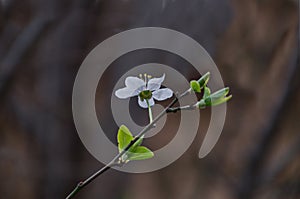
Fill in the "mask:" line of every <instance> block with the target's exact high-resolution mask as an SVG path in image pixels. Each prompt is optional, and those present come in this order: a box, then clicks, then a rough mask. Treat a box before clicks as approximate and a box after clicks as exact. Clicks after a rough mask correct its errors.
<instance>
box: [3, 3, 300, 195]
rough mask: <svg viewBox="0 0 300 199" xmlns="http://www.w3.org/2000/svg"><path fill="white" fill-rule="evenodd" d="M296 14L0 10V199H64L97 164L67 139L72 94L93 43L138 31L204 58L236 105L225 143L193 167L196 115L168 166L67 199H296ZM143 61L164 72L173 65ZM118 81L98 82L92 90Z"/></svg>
mask: <svg viewBox="0 0 300 199" xmlns="http://www.w3.org/2000/svg"><path fill="white" fill-rule="evenodd" d="M298 14H299V13H298V1H296V0H165V1H162V0H94V1H91V0H25V1H24V0H1V1H0V107H1V108H0V177H1V180H0V198H3V199H15V198H16V199H17V198H45V199H54V198H64V197H65V196H66V195H67V194H68V193H69V192H70V191H71V190H72V189H73V187H74V186H75V185H76V184H77V182H78V181H79V180H81V179H83V178H86V177H87V176H88V175H90V174H91V173H92V172H94V171H96V170H97V169H98V168H100V167H101V166H103V165H101V164H100V163H99V162H98V161H96V160H95V159H94V158H93V157H92V155H90V154H89V153H88V152H87V150H86V149H85V147H84V146H83V144H82V143H81V141H80V139H79V137H78V135H77V133H76V130H75V126H74V123H73V119H72V108H71V103H72V86H73V83H74V80H75V76H76V73H77V70H78V69H79V67H80V64H81V63H82V61H83V60H84V58H85V56H86V55H87V54H88V53H89V52H90V51H91V50H92V49H93V48H94V47H95V46H96V45H98V44H99V43H100V42H102V41H103V40H105V39H106V38H108V37H110V36H112V35H114V34H116V33H119V32H122V31H124V30H128V29H131V28H137V27H145V26H157V27H165V28H170V29H174V30H177V31H180V32H182V33H184V34H187V35H189V36H191V37H192V38H193V39H195V40H196V41H198V42H199V43H200V44H201V45H202V46H204V47H205V49H206V50H207V51H208V52H209V53H210V55H211V56H212V58H213V59H214V61H215V62H216V64H217V65H218V67H219V70H220V72H221V74H222V76H223V80H224V82H225V84H226V85H228V86H230V88H231V92H232V94H233V95H234V98H233V99H232V100H231V101H230V103H228V111H227V118H226V124H225V128H224V130H223V134H222V136H221V138H220V140H219V142H218V144H217V145H216V147H215V148H214V150H213V151H212V153H210V155H209V156H207V157H206V158H205V159H201V160H200V159H198V157H197V154H198V150H199V146H200V144H201V142H202V139H203V136H204V135H203V132H205V128H206V127H207V125H206V124H207V123H208V120H209V114H210V111H209V110H205V111H204V112H203V116H202V115H201V118H202V119H201V122H200V125H201V129H200V130H199V132H198V137H197V139H196V141H195V142H194V143H193V145H192V146H191V147H190V149H189V150H188V151H187V152H186V153H185V154H184V155H183V156H182V157H181V158H180V159H179V160H178V161H176V162H175V163H173V164H172V165H170V166H169V167H167V168H164V169H162V170H160V171H156V172H152V173H147V174H125V173H121V172H118V171H114V170H111V171H109V172H108V173H105V174H104V175H103V176H101V177H100V178H98V179H96V180H95V181H94V182H93V183H92V184H90V185H89V186H88V187H87V188H85V189H84V190H83V191H82V192H81V193H80V194H79V195H78V196H77V197H76V198H113V199H138V198H143V199H152V198H155V199H165V198H172V199H183V198H184V199H196V198H199V199H200V198H204V199H206V198H207V199H234V198H242V199H250V198H251V199H252V198H253V199H254V198H255V199H263V198H265V199H281V198H284V199H288V198H290V199H297V198H300V188H299V187H300V156H299V155H300V134H299V133H300V132H299V130H300V126H299V122H300V121H299V118H300V103H299V101H300V92H299V90H300V87H299V86H300V84H299V60H298V59H299V57H298V56H299V51H298V40H299V32H298V30H299V29H298V22H299V19H298V17H299V15H298ZM137 55H138V54H137ZM145 56H146V57H147V55H145V54H144V55H143V56H136V57H138V58H137V59H136V61H132V60H131V59H127V61H126V59H125V62H126V63H125V62H124V65H127V66H129V65H130V64H131V63H132V64H133V65H132V66H135V65H137V64H140V63H143V58H144V57H145ZM151 56H152V58H153V57H155V60H156V62H158V63H168V65H170V66H172V63H174V65H175V63H178V61H179V60H178V59H176V58H172V57H171V58H170V55H168V54H164V53H163V52H161V54H160V53H157V52H155V53H153V54H151ZM147 62H148V61H146V59H145V63H147ZM183 73H184V75H185V76H186V77H187V79H191V78H195V77H194V76H195V75H194V74H193V71H190V70H189V69H186V70H183ZM117 75H120V71H118V70H117V69H115V70H112V71H111V72H110V73H107V76H106V78H105V79H103V80H102V81H101V82H100V83H99V86H100V87H101V85H103V84H105V81H109V79H110V78H113V77H116V76H117ZM106 83H107V82H106ZM109 92H111V90H109V89H106V90H105V89H104V90H103V92H100V91H99V90H98V93H97V95H100V96H101V94H102V95H103V93H109ZM96 106H97V110H98V111H101V107H104V106H105V101H104V100H102V99H101V97H97V100H96ZM133 107H134V109H135V110H137V111H138V113H137V115H138V116H140V115H143V114H144V112H142V111H143V110H141V109H139V108H138V107H135V106H134V105H133ZM103 109H104V108H103ZM102 114H108V117H103V118H101V121H103V122H105V123H106V124H110V122H111V124H112V126H111V128H112V129H117V127H116V126H115V124H114V123H113V122H112V121H111V120H110V119H111V117H110V116H109V114H110V113H108V112H103V113H102ZM105 118H106V119H105ZM173 119H174V120H171V121H169V122H171V124H172V121H173V122H175V121H177V120H176V118H173ZM140 122H143V121H140ZM201 132H202V133H201ZM161 133H163V132H161ZM114 136H115V135H114ZM114 136H112V138H113V137H114ZM164 139H168V138H163V137H162V138H161V139H159V137H158V139H156V141H155V143H156V144H158V145H159V144H161V143H163V142H164V141H165V140H164ZM149 146H150V145H149Z"/></svg>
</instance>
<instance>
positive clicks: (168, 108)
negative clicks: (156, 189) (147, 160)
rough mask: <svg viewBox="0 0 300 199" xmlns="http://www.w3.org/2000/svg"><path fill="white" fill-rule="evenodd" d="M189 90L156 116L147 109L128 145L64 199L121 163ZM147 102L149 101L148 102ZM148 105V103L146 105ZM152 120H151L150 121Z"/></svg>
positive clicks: (72, 195) (67, 198)
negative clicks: (144, 120) (146, 118)
mask: <svg viewBox="0 0 300 199" xmlns="http://www.w3.org/2000/svg"><path fill="white" fill-rule="evenodd" d="M190 92H191V89H188V90H187V91H185V92H184V93H182V94H181V95H180V96H178V95H177V94H176V97H175V98H174V99H173V101H172V102H171V103H170V104H169V105H168V106H167V107H166V108H165V109H164V110H163V111H162V112H161V113H160V114H159V115H158V116H156V118H154V119H152V111H151V108H150V111H151V117H150V111H149V118H150V123H149V124H148V125H147V126H146V127H145V128H144V129H143V130H142V131H141V132H140V133H139V134H138V135H137V136H136V137H135V138H134V139H133V140H132V141H131V142H130V143H129V144H128V146H127V147H126V148H125V149H123V151H121V153H119V154H118V155H116V156H115V157H114V158H113V159H112V161H110V162H109V163H108V164H107V165H105V166H104V167H102V168H101V169H100V170H98V171H97V172H96V173H94V174H93V175H91V176H90V177H89V178H87V179H86V180H85V181H83V182H79V183H78V184H77V186H76V187H75V189H74V190H73V191H72V192H71V193H70V194H69V195H68V196H67V197H66V199H70V198H73V197H74V196H75V195H76V194H77V193H78V192H79V191H80V190H81V189H82V188H84V187H85V186H86V185H88V184H89V183H90V182H92V181H93V180H94V179H95V178H97V177H98V176H99V175H101V174H103V173H104V172H106V171H108V170H109V169H110V168H112V167H114V166H120V165H121V164H120V163H119V162H118V160H119V158H120V157H122V156H123V155H124V154H125V153H126V152H127V151H128V150H129V148H130V147H131V146H132V145H134V144H135V143H136V142H137V141H138V140H139V139H140V137H142V136H143V135H144V134H146V133H147V131H149V130H150V129H151V128H152V127H153V126H155V123H156V122H157V121H158V120H160V119H161V118H162V117H163V116H164V115H165V114H167V113H168V112H170V111H169V110H170V108H171V107H172V106H174V105H175V104H176V102H178V100H179V99H180V98H182V97H184V96H186V95H188V94H189V93H190ZM148 103H149V102H148ZM148 107H149V105H148ZM151 120H152V121H151Z"/></svg>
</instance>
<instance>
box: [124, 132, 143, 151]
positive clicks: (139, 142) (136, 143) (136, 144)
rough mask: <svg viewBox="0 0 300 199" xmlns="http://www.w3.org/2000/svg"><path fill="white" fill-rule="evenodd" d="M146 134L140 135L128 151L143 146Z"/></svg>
mask: <svg viewBox="0 0 300 199" xmlns="http://www.w3.org/2000/svg"><path fill="white" fill-rule="evenodd" d="M144 137H145V136H144V135H142V137H140V138H139V139H138V140H137V141H136V142H135V143H134V144H133V145H132V146H131V147H130V149H129V150H128V151H132V150H134V149H135V148H136V147H137V146H141V144H142V142H143V139H144Z"/></svg>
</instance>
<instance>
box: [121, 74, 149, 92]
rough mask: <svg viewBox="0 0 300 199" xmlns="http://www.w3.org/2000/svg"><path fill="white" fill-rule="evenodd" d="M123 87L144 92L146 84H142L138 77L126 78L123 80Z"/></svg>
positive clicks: (142, 81)
mask: <svg viewBox="0 0 300 199" xmlns="http://www.w3.org/2000/svg"><path fill="white" fill-rule="evenodd" d="M125 85H126V87H128V88H131V89H133V90H137V89H142V90H145V88H146V83H145V82H144V80H142V79H140V78H138V77H127V78H126V79H125ZM142 90H140V91H142Z"/></svg>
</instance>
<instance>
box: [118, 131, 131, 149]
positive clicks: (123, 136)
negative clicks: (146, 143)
mask: <svg viewBox="0 0 300 199" xmlns="http://www.w3.org/2000/svg"><path fill="white" fill-rule="evenodd" d="M131 140H133V136H132V134H131V132H130V131H129V129H128V128H127V127H126V126H125V125H121V126H120V128H119V131H118V148H119V152H121V151H122V150H123V149H125V148H126V147H127V146H128V144H129V143H130V142H131Z"/></svg>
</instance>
